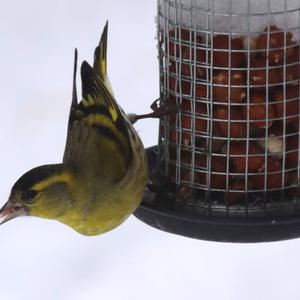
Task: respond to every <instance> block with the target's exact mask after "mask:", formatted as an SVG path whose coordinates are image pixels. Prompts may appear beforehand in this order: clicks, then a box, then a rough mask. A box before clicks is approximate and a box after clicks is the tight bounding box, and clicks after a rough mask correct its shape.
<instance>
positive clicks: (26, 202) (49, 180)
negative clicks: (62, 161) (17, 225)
mask: <svg viewBox="0 0 300 300" xmlns="http://www.w3.org/2000/svg"><path fill="white" fill-rule="evenodd" d="M71 176H72V175H71V172H69V171H67V170H66V169H65V168H63V166H62V165H45V166H40V167H37V168H34V169H32V170H30V171H28V172H27V173H25V174H24V175H23V176H21V177H20V178H19V179H18V180H17V182H16V183H15V184H14V186H13V187H12V190H11V193H10V196H9V199H8V201H7V202H6V204H5V205H4V206H3V207H2V208H1V210H0V224H2V223H5V222H7V221H9V220H11V219H14V218H16V217H19V216H25V215H30V216H37V217H42V218H47V219H57V218H59V217H60V216H61V215H62V214H63V213H64V212H65V210H66V209H67V208H69V207H70V206H71V205H72V203H71V202H72V201H71V197H70V193H69V189H68V184H69V182H70V181H71Z"/></svg>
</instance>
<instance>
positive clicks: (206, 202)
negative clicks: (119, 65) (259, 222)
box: [157, 0, 300, 215]
mask: <svg viewBox="0 0 300 300" xmlns="http://www.w3.org/2000/svg"><path fill="white" fill-rule="evenodd" d="M277 2H278V1H277ZM281 2H282V5H281V6H280V5H279V4H278V3H277V4H278V5H277V6H276V7H275V6H274V5H273V4H272V1H271V0H265V1H261V5H262V7H256V5H255V3H253V1H250V0H243V1H239V2H237V1H236V0H226V1H225V0H158V12H157V13H158V20H157V23H158V30H157V33H158V50H159V61H160V64H159V72H160V94H161V102H162V103H167V104H170V105H180V106H181V109H180V110H179V111H178V113H177V114H176V115H168V116H164V117H163V118H161V120H160V135H159V151H158V152H159V153H158V157H159V165H158V170H159V172H160V175H161V176H163V177H164V178H166V179H167V181H168V182H170V183H171V190H172V191H173V192H174V194H175V195H176V201H177V202H178V203H185V204H186V203H188V204H190V205H192V206H193V207H194V209H195V207H197V209H198V210H200V211H201V212H205V213H206V214H210V215H213V214H218V213H220V212H221V211H222V212H223V213H224V212H225V213H226V214H237V215H241V214H243V215H248V214H256V215H260V214H261V213H266V212H267V211H273V212H274V210H276V209H277V208H278V207H279V206H280V207H282V206H283V205H285V207H286V208H287V209H288V210H290V207H291V206H293V205H295V204H296V203H298V198H299V197H298V196H299V194H300V187H299V175H300V158H299V156H300V155H298V153H299V132H300V118H299V94H300V93H299V74H300V68H299V66H300V62H299V57H300V53H299V46H298V45H299V39H300V4H299V2H298V3H296V1H292V0H281ZM220 3H222V4H221V5H220ZM237 3H239V5H240V6H241V7H239V5H237ZM257 5H258V4H257ZM275 26H276V27H275ZM259 43H260V44H259ZM272 148H275V149H272Z"/></svg>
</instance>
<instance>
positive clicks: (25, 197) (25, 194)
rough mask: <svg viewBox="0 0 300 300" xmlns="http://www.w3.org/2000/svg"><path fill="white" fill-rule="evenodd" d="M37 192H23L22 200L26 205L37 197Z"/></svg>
mask: <svg viewBox="0 0 300 300" xmlns="http://www.w3.org/2000/svg"><path fill="white" fill-rule="evenodd" d="M36 194H37V191H36V190H28V191H26V192H23V195H22V200H23V201H24V202H26V203H31V202H32V200H33V199H34V197H35V196H36Z"/></svg>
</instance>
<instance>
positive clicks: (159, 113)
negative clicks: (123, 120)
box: [135, 98, 179, 121]
mask: <svg viewBox="0 0 300 300" xmlns="http://www.w3.org/2000/svg"><path fill="white" fill-rule="evenodd" d="M159 101H160V98H158V99H156V100H155V101H154V102H153V103H152V104H151V106H150V108H151V109H152V110H153V112H151V113H148V114H143V115H135V121H137V120H140V119H146V118H160V117H163V116H165V115H168V114H171V113H176V112H177V111H178V110H179V107H178V106H169V105H168V104H167V103H164V104H162V105H159Z"/></svg>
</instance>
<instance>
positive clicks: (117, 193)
mask: <svg viewBox="0 0 300 300" xmlns="http://www.w3.org/2000/svg"><path fill="white" fill-rule="evenodd" d="M107 29H108V24H106V26H105V28H104V30H103V33H102V36H101V40H100V43H99V45H98V47H97V48H96V49H95V55H94V64H93V67H91V66H90V65H89V64H88V63H87V62H86V61H84V62H83V63H82V66H81V78H82V100H81V102H80V103H78V100H77V93H76V68H77V67H76V66H77V51H76V50H75V59H74V74H73V96H72V105H71V110H70V116H69V126H68V136H67V143H66V148H65V153H64V158H63V162H62V163H59V164H53V165H43V166H39V167H37V168H34V169H32V170H30V171H28V172H27V173H25V174H24V175H23V176H22V177H21V178H20V179H18V181H17V182H16V183H15V184H14V186H13V187H12V190H11V194H10V196H9V200H8V201H7V203H6V204H5V205H4V206H3V208H2V209H1V210H0V224H1V223H4V222H6V221H8V220H11V219H13V218H15V217H18V216H23V215H29V216H37V217H42V218H47V219H54V220H57V221H60V222H62V223H64V224H66V225H68V226H70V227H72V228H73V229H75V230H76V231H78V232H79V233H81V234H84V235H98V234H101V233H104V232H107V231H109V230H111V229H113V228H115V227H117V226H118V225H120V224H121V223H122V222H124V221H125V220H126V219H127V218H128V217H129V216H130V214H131V213H133V212H134V211H135V209H136V208H137V207H138V205H139V204H140V202H141V199H142V197H143V194H144V189H145V186H146V183H147V179H148V165H147V158H146V153H145V150H144V147H143V144H142V142H141V140H140V138H139V136H138V134H137V132H136V131H135V129H134V128H133V126H132V124H131V123H132V122H131V121H130V118H129V117H127V116H126V115H125V113H124V112H123V110H122V109H121V107H120V106H119V105H118V104H117V102H116V100H115V98H114V96H113V92H112V89H111V86H110V84H109V81H108V78H107V60H106V50H107Z"/></svg>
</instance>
